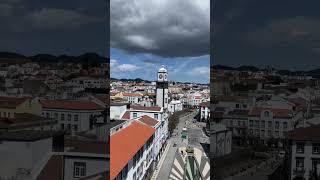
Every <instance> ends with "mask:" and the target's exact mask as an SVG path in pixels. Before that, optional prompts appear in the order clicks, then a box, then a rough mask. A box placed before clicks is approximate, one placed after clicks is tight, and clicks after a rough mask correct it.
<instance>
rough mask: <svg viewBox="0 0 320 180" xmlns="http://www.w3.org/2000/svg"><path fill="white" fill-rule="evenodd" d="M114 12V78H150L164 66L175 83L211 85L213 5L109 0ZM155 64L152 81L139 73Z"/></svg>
mask: <svg viewBox="0 0 320 180" xmlns="http://www.w3.org/2000/svg"><path fill="white" fill-rule="evenodd" d="M110 9H111V14H110V27H111V29H110V31H111V35H110V37H111V42H110V43H111V47H112V49H111V59H112V60H113V62H117V63H115V64H114V65H113V66H111V73H112V74H111V76H113V77H122V78H133V77H132V76H137V77H140V78H144V79H152V78H153V75H154V76H155V73H156V70H157V69H158V68H159V67H160V66H161V64H164V65H167V66H168V67H169V68H170V71H171V72H174V75H173V76H171V78H172V80H179V81H188V80H192V81H195V82H208V81H209V61H210V60H209V59H210V56H209V54H210V47H209V46H210V1H209V0H135V1H128V0H111V6H110ZM146 61H147V63H146ZM123 64H124V65H125V66H126V67H131V68H130V70H131V71H130V73H121V70H120V69H121V67H124V65H123ZM151 64H153V65H155V66H154V67H153V68H152V71H155V72H153V75H152V76H151V77H150V75H151V74H150V73H151V72H150V73H149V72H148V73H141V72H144V71H150V70H151V69H150V65H151ZM119 66H120V67H119ZM148 68H149V69H148ZM195 70H198V71H199V73H195ZM192 74H193V75H194V76H192ZM203 74H205V76H204V75H203ZM155 77H156V76H155ZM191 77H192V78H191ZM190 78H191V79H190Z"/></svg>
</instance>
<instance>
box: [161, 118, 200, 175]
mask: <svg viewBox="0 0 320 180" xmlns="http://www.w3.org/2000/svg"><path fill="white" fill-rule="evenodd" d="M194 116H195V113H191V114H189V115H188V116H185V117H181V118H180V119H179V123H178V124H177V127H176V129H175V130H174V132H173V134H172V137H170V138H169V139H168V144H170V145H169V150H168V152H167V154H166V155H165V157H164V158H165V159H164V161H163V164H162V165H161V167H160V169H159V173H158V176H157V179H158V180H166V179H168V176H169V172H170V171H171V167H172V164H173V161H174V158H175V154H176V151H177V149H178V148H179V147H183V146H187V145H188V140H187V139H182V138H181V132H182V129H183V128H184V127H186V122H187V121H188V122H192V120H193V117H194ZM188 133H189V131H188ZM188 136H189V134H188ZM174 144H176V146H175V145H174ZM174 146H175V147H174Z"/></svg>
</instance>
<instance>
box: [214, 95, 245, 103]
mask: <svg viewBox="0 0 320 180" xmlns="http://www.w3.org/2000/svg"><path fill="white" fill-rule="evenodd" d="M247 99H248V98H247V97H244V96H218V97H216V98H215V100H217V101H226V102H230V101H231V102H234V101H236V102H237V101H242V100H247Z"/></svg>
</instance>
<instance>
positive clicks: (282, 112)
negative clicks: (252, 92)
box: [249, 107, 291, 118]
mask: <svg viewBox="0 0 320 180" xmlns="http://www.w3.org/2000/svg"><path fill="white" fill-rule="evenodd" d="M266 110H268V111H271V112H272V113H273V117H276V118H291V111H290V110H289V109H272V108H257V107H256V108H252V109H251V110H250V111H249V116H256V117H259V116H260V115H261V112H262V111H266Z"/></svg>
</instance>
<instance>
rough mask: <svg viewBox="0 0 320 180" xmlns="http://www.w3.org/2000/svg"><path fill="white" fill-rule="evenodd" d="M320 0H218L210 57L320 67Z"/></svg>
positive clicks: (221, 60)
mask: <svg viewBox="0 0 320 180" xmlns="http://www.w3.org/2000/svg"><path fill="white" fill-rule="evenodd" d="M319 7H320V1H319V0H307V1H301V0H281V1H279V0H259V1H252V0H241V1H239V0H228V1H222V0H216V7H215V12H213V13H214V18H213V19H212V23H211V25H212V26H213V30H214V32H215V34H214V40H213V41H212V43H213V47H214V48H213V51H214V55H213V57H214V58H213V63H214V64H226V65H235V66H239V65H258V66H265V65H272V66H274V67H276V68H284V69H290V70H294V69H299V70H300V69H311V68H320V11H319Z"/></svg>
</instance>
